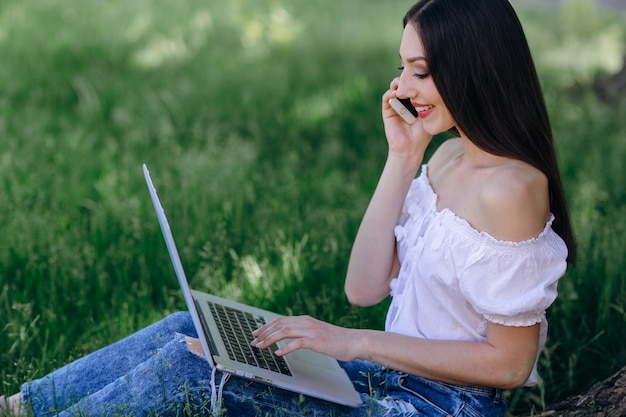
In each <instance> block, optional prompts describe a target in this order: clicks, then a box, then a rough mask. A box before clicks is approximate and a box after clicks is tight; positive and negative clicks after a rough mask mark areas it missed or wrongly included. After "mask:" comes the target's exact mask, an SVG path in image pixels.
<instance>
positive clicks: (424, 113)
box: [411, 103, 435, 119]
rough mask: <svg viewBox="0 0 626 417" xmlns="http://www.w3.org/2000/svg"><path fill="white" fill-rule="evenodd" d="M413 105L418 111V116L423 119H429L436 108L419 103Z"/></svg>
mask: <svg viewBox="0 0 626 417" xmlns="http://www.w3.org/2000/svg"><path fill="white" fill-rule="evenodd" d="M411 104H413V107H415V110H417V114H418V115H419V117H420V118H422V119H423V118H425V117H428V115H429V114H431V113H432V112H433V109H434V108H435V106H433V105H432V104H419V103H411Z"/></svg>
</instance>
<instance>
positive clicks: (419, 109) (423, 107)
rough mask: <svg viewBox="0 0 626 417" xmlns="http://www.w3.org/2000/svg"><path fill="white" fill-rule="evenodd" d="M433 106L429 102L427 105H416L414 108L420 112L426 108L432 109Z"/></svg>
mask: <svg viewBox="0 0 626 417" xmlns="http://www.w3.org/2000/svg"><path fill="white" fill-rule="evenodd" d="M433 108H435V106H433V105H432V104H431V105H428V106H417V107H415V110H417V112H418V113H421V112H423V111H427V110H430V109H433Z"/></svg>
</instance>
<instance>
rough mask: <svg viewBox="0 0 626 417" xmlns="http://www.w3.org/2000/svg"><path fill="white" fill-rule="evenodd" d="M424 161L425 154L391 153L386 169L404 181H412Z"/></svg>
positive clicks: (388, 156) (388, 155)
mask: <svg viewBox="0 0 626 417" xmlns="http://www.w3.org/2000/svg"><path fill="white" fill-rule="evenodd" d="M423 161H424V154H423V153H419V154H416V153H408V152H394V151H391V150H390V151H389V153H388V154H387V162H386V168H387V169H389V170H391V171H395V172H397V173H398V174H399V175H401V176H402V178H403V179H404V180H408V181H412V180H413V179H414V178H415V176H416V175H417V172H418V171H419V169H420V167H421V165H422V163H423Z"/></svg>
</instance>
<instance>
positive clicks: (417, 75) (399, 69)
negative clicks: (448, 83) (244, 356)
mask: <svg viewBox="0 0 626 417" xmlns="http://www.w3.org/2000/svg"><path fill="white" fill-rule="evenodd" d="M398 71H404V67H398ZM413 76H414V77H417V78H419V79H420V80H423V79H424V78H428V77H429V76H430V73H428V72H426V73H424V74H419V73H417V72H416V73H415V74H413Z"/></svg>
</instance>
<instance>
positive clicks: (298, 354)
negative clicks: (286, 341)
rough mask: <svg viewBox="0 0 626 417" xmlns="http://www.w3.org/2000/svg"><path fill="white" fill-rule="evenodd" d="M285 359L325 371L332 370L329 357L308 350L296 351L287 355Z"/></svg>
mask: <svg viewBox="0 0 626 417" xmlns="http://www.w3.org/2000/svg"><path fill="white" fill-rule="evenodd" d="M287 358H289V360H290V361H293V360H296V361H299V362H305V363H308V364H310V365H314V366H319V367H323V368H326V369H334V367H333V366H332V365H333V364H332V362H331V359H330V358H329V357H327V356H324V355H321V354H319V353H316V352H313V351H310V350H296V351H295V352H292V353H290V354H289V355H287Z"/></svg>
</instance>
